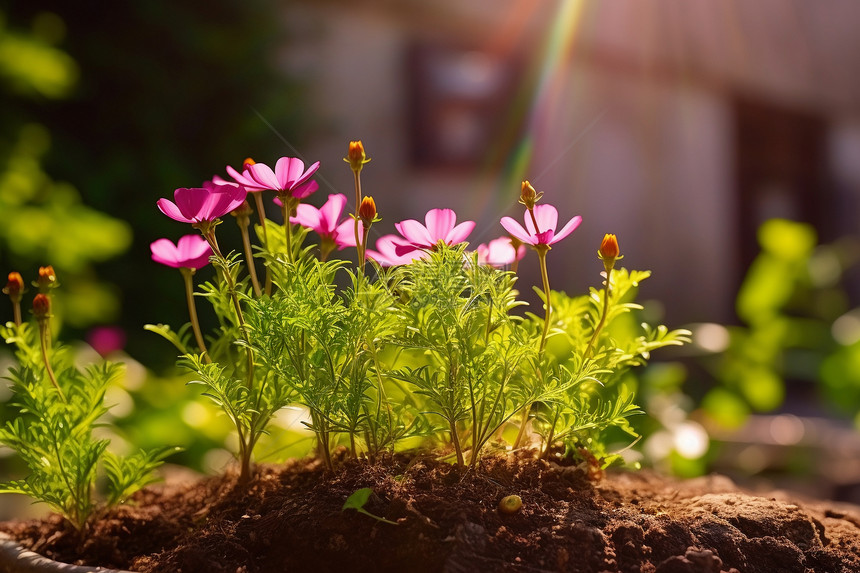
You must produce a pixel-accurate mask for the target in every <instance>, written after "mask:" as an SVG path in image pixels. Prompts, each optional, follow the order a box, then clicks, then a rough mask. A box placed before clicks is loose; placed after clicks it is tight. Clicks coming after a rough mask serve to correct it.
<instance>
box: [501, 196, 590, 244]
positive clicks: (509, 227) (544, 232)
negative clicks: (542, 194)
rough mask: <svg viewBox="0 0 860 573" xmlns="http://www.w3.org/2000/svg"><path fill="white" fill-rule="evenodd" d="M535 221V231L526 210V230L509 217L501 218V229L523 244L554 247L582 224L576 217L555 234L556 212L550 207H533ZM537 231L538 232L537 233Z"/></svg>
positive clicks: (579, 218)
mask: <svg viewBox="0 0 860 573" xmlns="http://www.w3.org/2000/svg"><path fill="white" fill-rule="evenodd" d="M534 214H535V221H537V226H538V228H537V229H535V225H534V222H533V221H532V217H531V214H530V213H529V211H528V209H526V214H525V223H526V228H525V229H523V227H522V225H520V224H519V223H517V222H516V221H514V220H513V219H512V218H510V217H502V221H501V222H502V227H504V228H505V230H506V231H507V232H508V233H510V234H511V235H512V236H513V237H515V238H517V239H519V240H520V241H522V242H523V243H526V244H529V245H532V246H535V245H547V246H549V245H554V244H555V243H557V242H559V241H560V240H562V239H563V238H565V237H566V236H568V235H569V234H571V233H572V232H573V230H574V229H576V228H577V227H578V226H579V224H580V223H582V217H580V216H579V215H577V216H576V217H574V218H573V219H571V220H570V221H568V222H567V225H565V226H564V227H562V228H561V230H559V231H558V232H557V233H556V231H555V227H556V225H558V211H557V210H556V208H555V207H553V206H552V205H548V204H544V205H535V208H534ZM538 231H539V232H538Z"/></svg>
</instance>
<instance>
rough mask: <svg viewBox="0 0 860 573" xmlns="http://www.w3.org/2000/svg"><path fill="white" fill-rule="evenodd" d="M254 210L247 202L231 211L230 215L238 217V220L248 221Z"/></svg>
mask: <svg viewBox="0 0 860 573" xmlns="http://www.w3.org/2000/svg"><path fill="white" fill-rule="evenodd" d="M253 212H254V210H253V209H251V205H249V204H248V202H247V201H244V202H243V203H242V204H241V205H239V206H238V207H236V208H235V209H233V210H232V211H230V214H231V215H233V216H234V217H236V218H237V219H241V218H244V219H247V218H248V217H250V216H251V213H253Z"/></svg>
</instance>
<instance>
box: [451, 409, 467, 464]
mask: <svg viewBox="0 0 860 573" xmlns="http://www.w3.org/2000/svg"><path fill="white" fill-rule="evenodd" d="M448 425H449V428H450V431H451V443H452V444H454V451H455V452H456V453H457V465H459V466H464V465H465V461H464V460H463V448H462V447H461V446H460V438H459V437H458V436H457V424H455V423H454V420H453V419H449V420H448Z"/></svg>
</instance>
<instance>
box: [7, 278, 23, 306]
mask: <svg viewBox="0 0 860 573" xmlns="http://www.w3.org/2000/svg"><path fill="white" fill-rule="evenodd" d="M3 293H4V294H7V295H9V298H10V299H12V302H13V303H19V302H21V295H22V294H24V279H22V278H21V274H20V273H16V272H11V273H9V279H8V280H7V281H6V286H5V287H4V288H3Z"/></svg>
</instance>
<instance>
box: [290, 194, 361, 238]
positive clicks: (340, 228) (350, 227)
mask: <svg viewBox="0 0 860 573" xmlns="http://www.w3.org/2000/svg"><path fill="white" fill-rule="evenodd" d="M275 202H276V203H278V204H281V203H280V201H279V200H278V199H275ZM345 206H346V195H344V194H343V193H335V194H333V195H329V196H328V199H327V200H326V202H325V204H324V205H323V206H322V207H320V208H319V209H317V208H316V207H314V206H313V205H307V204H305V203H302V204H300V205H299V206H298V207H296V215H295V217H290V223H293V224H294V225H296V224H297V225H301V226H302V227H307V228H308V229H310V230H312V231H314V232H315V233H316V234H317V235H319V236H320V238H322V239H328V240H330V241H333V242H334V244H335V245H337V248H338V249H343V248H344V247H354V246H355V221H354V220H353V219H352V218H351V217H347V218H346V219H344V220H342V221H341V220H340V218H341V214H342V213H343V208H344V207H345ZM358 233H359V236H362V234H363V233H364V225H362V224H361V221H359V222H358Z"/></svg>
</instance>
